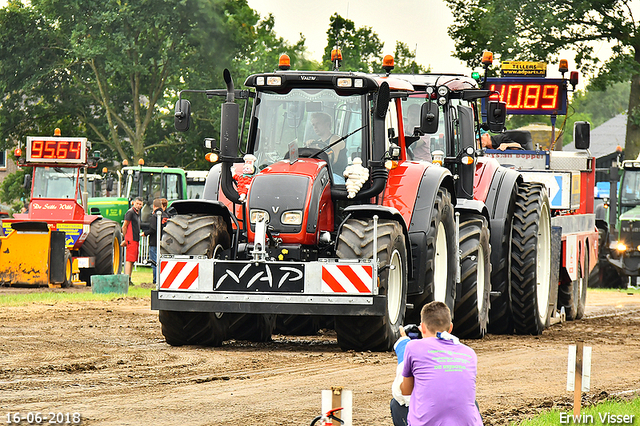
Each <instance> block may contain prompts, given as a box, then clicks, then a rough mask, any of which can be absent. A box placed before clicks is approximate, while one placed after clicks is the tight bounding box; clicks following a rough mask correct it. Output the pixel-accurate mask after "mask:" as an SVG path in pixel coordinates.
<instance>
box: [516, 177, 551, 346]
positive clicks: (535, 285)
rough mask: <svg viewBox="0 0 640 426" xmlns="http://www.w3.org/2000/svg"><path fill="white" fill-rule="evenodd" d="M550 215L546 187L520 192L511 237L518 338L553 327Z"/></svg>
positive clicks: (524, 187)
mask: <svg viewBox="0 0 640 426" xmlns="http://www.w3.org/2000/svg"><path fill="white" fill-rule="evenodd" d="M551 293H552V292H551V215H550V208H549V198H548V196H547V192H546V190H545V187H544V186H543V185H541V184H537V183H524V184H521V185H520V186H519V188H518V192H517V194H516V204H515V210H514V217H513V232H512V237H511V309H512V312H513V324H514V329H515V331H516V333H518V334H542V331H543V330H544V329H545V327H547V326H548V325H549V324H550V321H551V314H552V311H553V309H551V308H550V304H551V303H550V302H553V305H555V300H553V301H551V300H550V297H551Z"/></svg>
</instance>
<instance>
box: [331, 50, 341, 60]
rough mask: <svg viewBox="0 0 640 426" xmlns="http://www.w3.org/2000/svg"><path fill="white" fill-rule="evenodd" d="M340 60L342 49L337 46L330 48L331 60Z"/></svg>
mask: <svg viewBox="0 0 640 426" xmlns="http://www.w3.org/2000/svg"><path fill="white" fill-rule="evenodd" d="M341 60H342V51H341V50H340V49H338V48H337V47H334V48H333V49H332V50H331V62H335V61H341Z"/></svg>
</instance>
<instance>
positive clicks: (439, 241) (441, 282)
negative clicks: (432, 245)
mask: <svg viewBox="0 0 640 426" xmlns="http://www.w3.org/2000/svg"><path fill="white" fill-rule="evenodd" d="M434 257H435V259H434V262H433V287H434V289H433V299H434V300H436V301H438V302H444V301H445V299H446V297H447V280H448V274H449V271H448V270H447V269H448V264H449V259H448V258H449V253H448V250H447V231H445V229H444V225H443V224H442V222H440V223H439V224H438V233H437V235H436V253H435V256H434Z"/></svg>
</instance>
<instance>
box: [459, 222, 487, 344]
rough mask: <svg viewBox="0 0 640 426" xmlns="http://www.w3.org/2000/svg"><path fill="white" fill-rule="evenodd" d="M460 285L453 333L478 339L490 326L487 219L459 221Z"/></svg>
mask: <svg viewBox="0 0 640 426" xmlns="http://www.w3.org/2000/svg"><path fill="white" fill-rule="evenodd" d="M459 235H460V252H461V254H460V284H459V286H458V289H457V290H458V296H457V297H456V307H455V310H454V324H455V325H454V334H455V335H456V336H458V337H459V338H463V339H481V338H482V337H483V336H484V335H485V333H486V332H487V324H488V323H489V296H490V294H491V245H490V244H489V226H488V223H487V219H485V218H484V217H483V216H480V215H467V216H465V217H463V218H462V220H461V221H460V233H459Z"/></svg>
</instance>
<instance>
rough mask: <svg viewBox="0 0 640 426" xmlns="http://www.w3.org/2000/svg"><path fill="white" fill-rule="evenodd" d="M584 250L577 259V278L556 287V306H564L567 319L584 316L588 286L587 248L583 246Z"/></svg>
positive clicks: (571, 319)
mask: <svg viewBox="0 0 640 426" xmlns="http://www.w3.org/2000/svg"><path fill="white" fill-rule="evenodd" d="M584 251H585V252H584V254H583V256H582V258H581V259H578V270H577V272H578V278H577V279H576V280H575V281H570V282H568V283H565V284H562V285H561V286H560V287H559V288H558V307H561V308H562V307H563V308H564V312H565V315H566V317H567V321H573V320H577V319H580V318H582V317H583V316H584V309H585V305H586V302H587V287H588V286H589V272H588V269H589V250H588V248H585V249H584ZM583 268H584V270H583ZM585 271H586V272H585Z"/></svg>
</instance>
